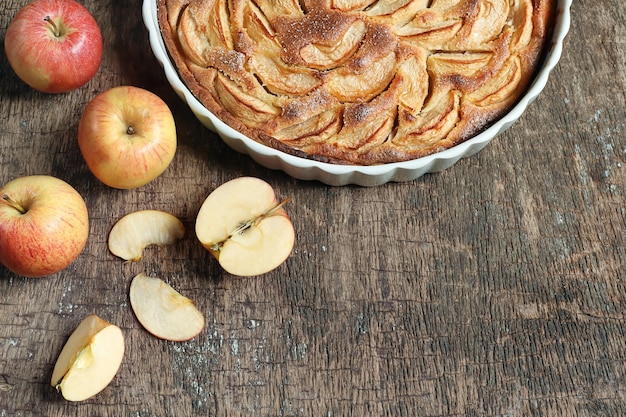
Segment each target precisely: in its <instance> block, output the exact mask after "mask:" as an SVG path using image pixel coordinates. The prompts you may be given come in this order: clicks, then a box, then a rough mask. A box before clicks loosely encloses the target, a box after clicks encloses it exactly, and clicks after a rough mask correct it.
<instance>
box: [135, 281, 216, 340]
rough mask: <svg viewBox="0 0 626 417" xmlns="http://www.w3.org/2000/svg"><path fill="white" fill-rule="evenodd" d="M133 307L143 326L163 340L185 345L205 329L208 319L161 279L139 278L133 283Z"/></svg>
mask: <svg viewBox="0 0 626 417" xmlns="http://www.w3.org/2000/svg"><path fill="white" fill-rule="evenodd" d="M130 305H131V307H132V309H133V311H134V312H135V316H136V317H137V320H139V323H141V325H142V326H143V327H144V328H145V329H146V330H147V331H148V332H149V333H151V334H152V335H153V336H156V337H158V338H159V339H165V340H170V341H173V342H183V341H186V340H190V339H193V338H194V337H196V336H197V335H198V334H199V333H200V332H201V331H202V329H203V328H204V316H203V315H202V313H201V312H200V311H199V310H198V308H197V307H196V305H195V303H194V302H193V301H192V300H190V299H189V298H187V297H185V296H184V295H182V294H180V293H179V292H178V291H176V290H175V289H174V288H172V287H171V286H170V285H169V284H167V283H166V282H165V281H163V280H162V279H160V278H156V277H149V276H147V275H145V274H138V275H136V276H135V277H134V278H133V280H132V281H131V284H130Z"/></svg>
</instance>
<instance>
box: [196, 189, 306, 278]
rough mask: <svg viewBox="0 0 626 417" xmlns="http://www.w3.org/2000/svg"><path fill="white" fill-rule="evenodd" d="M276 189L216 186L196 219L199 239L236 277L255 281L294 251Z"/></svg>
mask: <svg viewBox="0 0 626 417" xmlns="http://www.w3.org/2000/svg"><path fill="white" fill-rule="evenodd" d="M289 201H290V199H286V200H283V201H282V202H280V203H279V202H278V200H277V199H276V195H275V193H274V190H273V189H272V187H271V186H270V185H269V184H268V183H267V182H265V181H263V180H261V179H259V178H253V177H240V178H236V179H234V180H231V181H228V182H226V183H224V184H222V185H221V186H219V187H217V188H216V189H215V190H214V191H213V192H212V193H211V194H209V196H208V197H207V198H206V200H205V201H204V203H203V204H202V207H200V210H199V212H198V216H197V218H196V236H197V237H198V240H200V242H201V243H202V245H203V246H204V247H205V248H206V249H207V250H208V251H209V252H210V253H211V254H212V255H213V256H214V257H215V258H216V259H217V260H218V262H219V264H220V265H221V266H222V268H224V270H225V271H226V272H228V273H230V274H232V275H238V276H253V275H261V274H264V273H266V272H269V271H271V270H273V269H275V268H277V267H278V266H279V265H281V264H282V263H283V262H284V261H285V260H286V259H287V257H288V256H289V255H290V253H291V250H292V249H293V246H294V241H295V231H294V228H293V223H292V222H291V220H290V218H289V216H288V215H287V212H286V211H285V210H284V209H283V206H284V205H285V204H286V203H287V202H289Z"/></svg>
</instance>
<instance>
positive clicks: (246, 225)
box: [211, 197, 291, 251]
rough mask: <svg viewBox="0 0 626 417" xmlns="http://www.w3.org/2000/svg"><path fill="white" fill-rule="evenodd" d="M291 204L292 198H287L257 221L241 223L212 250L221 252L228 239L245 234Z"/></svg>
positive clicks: (212, 247) (214, 245)
mask: <svg viewBox="0 0 626 417" xmlns="http://www.w3.org/2000/svg"><path fill="white" fill-rule="evenodd" d="M289 202H291V197H287V198H285V199H284V200H283V201H281V202H280V203H278V204H276V205H275V206H274V207H272V208H270V209H269V210H267V211H266V212H265V213H262V214H261V215H259V216H258V217H257V218H256V219H252V220H248V221H247V222H243V223H241V224H240V225H239V226H237V228H236V229H235V230H234V231H233V232H232V233H231V234H230V236H228V237H227V238H226V239H224V240H222V241H221V242H217V243H215V244H213V245H212V246H211V250H214V251H218V250H220V248H221V247H222V246H223V245H224V242H226V241H227V240H228V239H230V238H231V237H233V236H234V235H236V234H239V233H243V232H244V231H245V230H246V229H249V228H251V227H252V226H254V225H255V224H257V223H259V222H260V221H261V220H263V219H264V218H266V217H269V216H271V215H272V214H274V213H276V212H277V211H278V210H280V209H281V208H283V206H285V204H287V203H289Z"/></svg>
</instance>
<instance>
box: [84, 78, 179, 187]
mask: <svg viewBox="0 0 626 417" xmlns="http://www.w3.org/2000/svg"><path fill="white" fill-rule="evenodd" d="M78 146H79V148H80V151H81V153H82V155H83V158H84V159H85V162H86V163H87V166H88V167H89V169H90V170H91V172H92V173H93V174H94V175H95V176H96V178H98V179H99V180H100V181H102V182H103V183H105V184H106V185H108V186H110V187H113V188H120V189H130V188H137V187H141V186H142V185H145V184H147V183H148V182H150V181H152V180H153V179H155V178H156V177H158V176H159V175H161V174H162V173H163V172H164V171H165V170H166V169H167V167H168V166H169V164H170V163H171V162H172V159H173V158H174V154H175V153H176V126H175V124H174V117H173V116H172V112H171V111H170V109H169V107H168V106H167V104H165V102H164V101H163V100H162V99H161V98H160V97H159V96H157V95H156V94H154V93H151V92H150V91H148V90H144V89H143V88H138V87H132V86H119V87H114V88H111V89H109V90H107V91H105V92H104V93H101V94H99V95H97V96H96V97H94V98H93V99H92V100H91V101H90V102H89V103H88V104H87V106H86V107H85V110H84V111H83V116H82V118H81V120H80V123H79V124H78Z"/></svg>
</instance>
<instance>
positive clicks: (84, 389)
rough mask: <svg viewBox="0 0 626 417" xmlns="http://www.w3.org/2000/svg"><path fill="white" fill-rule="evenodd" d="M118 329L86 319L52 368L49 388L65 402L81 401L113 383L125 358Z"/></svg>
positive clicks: (96, 317)
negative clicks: (57, 392)
mask: <svg viewBox="0 0 626 417" xmlns="http://www.w3.org/2000/svg"><path fill="white" fill-rule="evenodd" d="M124 350H125V345H124V335H123V333H122V331H121V330H120V328H119V327H117V326H115V325H114V324H111V323H109V322H107V321H106V320H104V319H101V318H100V317H98V316H97V315H94V314H92V315H90V316H87V317H86V318H85V319H83V321H82V322H81V323H80V324H79V325H78V327H77V328H76V330H74V332H73V333H72V334H71V335H70V337H69V339H68V340H67V342H66V343H65V346H63V349H62V350H61V353H60V354H59V358H58V359H57V361H56V364H55V365H54V370H53V372H52V378H51V384H52V386H53V387H55V388H56V389H57V391H60V392H61V394H62V395H63V398H65V399H66V400H68V401H83V400H86V399H88V398H91V397H93V396H94V395H96V394H98V393H99V392H100V391H102V390H103V389H104V388H105V387H106V386H107V385H109V383H110V382H111V381H112V380H113V377H115V375H116V374H117V371H118V369H119V367H120V365H121V363H122V359H123V357H124Z"/></svg>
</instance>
